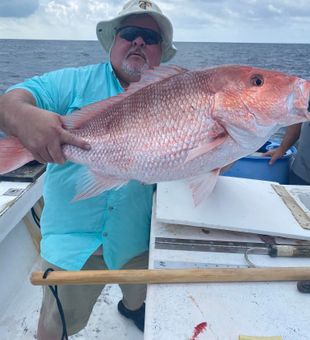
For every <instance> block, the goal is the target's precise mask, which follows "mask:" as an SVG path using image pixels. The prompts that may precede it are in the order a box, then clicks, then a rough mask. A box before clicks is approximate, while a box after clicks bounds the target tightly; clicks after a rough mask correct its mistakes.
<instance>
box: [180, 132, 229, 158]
mask: <svg viewBox="0 0 310 340" xmlns="http://www.w3.org/2000/svg"><path fill="white" fill-rule="evenodd" d="M226 139H227V135H225V136H222V137H218V138H216V139H215V140H214V141H212V142H208V143H204V144H200V145H198V146H197V147H196V148H194V149H192V150H190V151H189V152H188V155H187V158H186V160H185V163H187V162H190V161H192V160H193V159H195V158H197V157H199V156H202V155H204V154H206V153H207V152H209V151H211V150H213V149H214V148H216V147H217V146H219V145H221V144H223V143H224V142H225V140H226Z"/></svg>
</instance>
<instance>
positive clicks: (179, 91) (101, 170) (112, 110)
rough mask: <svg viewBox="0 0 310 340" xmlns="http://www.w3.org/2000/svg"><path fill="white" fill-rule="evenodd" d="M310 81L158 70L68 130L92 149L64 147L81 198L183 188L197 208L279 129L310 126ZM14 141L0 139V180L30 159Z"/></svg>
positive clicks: (90, 109)
mask: <svg viewBox="0 0 310 340" xmlns="http://www.w3.org/2000/svg"><path fill="white" fill-rule="evenodd" d="M309 97H310V81H308V80H305V79H301V78H299V77H297V76H293V75H288V74H284V73H282V72H278V71H273V70H267V69H262V68H256V67H253V66H247V65H221V66H217V67H212V68H206V69H199V70H188V69H185V68H182V67H180V66H177V65H166V66H159V67H156V68H154V69H150V70H147V71H145V72H144V73H143V75H142V77H141V79H140V81H139V82H136V83H132V84H131V85H130V86H129V87H128V89H127V90H125V91H124V93H121V94H119V95H117V96H113V97H110V98H108V99H106V100H102V101H98V102H95V103H92V104H90V105H87V106H85V107H83V108H81V109H80V110H77V111H75V112H73V113H72V114H70V115H67V116H61V119H62V122H63V126H64V127H65V128H66V129H67V130H69V131H70V132H71V133H73V134H75V135H77V136H79V137H81V138H83V139H84V140H86V141H87V142H88V143H89V144H90V145H91V149H90V150H83V149H81V148H78V147H76V146H73V145H64V146H63V153H64V155H65V158H66V160H68V161H71V162H74V163H79V164H83V165H85V166H86V168H87V171H84V173H83V175H81V177H80V179H79V182H78V183H77V188H76V196H75V198H74V199H75V200H79V199H86V198H90V197H93V196H96V195H98V194H100V193H102V192H104V191H106V190H110V189H117V188H120V187H121V186H123V185H125V184H126V183H128V181H130V180H137V181H139V182H142V183H144V184H154V183H159V182H164V181H175V180H186V181H187V182H188V185H189V187H190V190H191V191H192V193H193V199H194V201H195V204H199V202H201V201H202V200H203V199H204V198H206V197H208V196H209V195H210V193H211V192H212V190H213V188H214V186H215V184H216V181H217V178H218V175H219V174H220V171H221V169H222V168H224V167H225V166H227V165H229V164H231V163H233V162H235V161H236V160H238V159H240V158H242V157H245V156H247V155H249V154H251V153H253V152H255V151H256V150H257V149H259V148H260V147H261V146H262V145H263V144H264V143H265V142H266V141H267V140H268V139H269V138H270V137H271V136H272V135H273V134H274V133H275V132H276V131H277V130H278V129H279V128H281V127H285V126H288V125H292V124H295V123H300V122H304V121H308V120H310V112H309ZM32 159H33V156H32V155H31V153H30V152H29V151H28V150H27V149H25V148H24V147H23V145H22V144H21V143H20V142H19V140H18V138H16V137H8V138H7V139H4V140H1V141H0V173H4V172H8V171H11V170H14V169H16V168H17V167H19V166H21V165H22V164H25V163H26V162H28V161H31V160H32Z"/></svg>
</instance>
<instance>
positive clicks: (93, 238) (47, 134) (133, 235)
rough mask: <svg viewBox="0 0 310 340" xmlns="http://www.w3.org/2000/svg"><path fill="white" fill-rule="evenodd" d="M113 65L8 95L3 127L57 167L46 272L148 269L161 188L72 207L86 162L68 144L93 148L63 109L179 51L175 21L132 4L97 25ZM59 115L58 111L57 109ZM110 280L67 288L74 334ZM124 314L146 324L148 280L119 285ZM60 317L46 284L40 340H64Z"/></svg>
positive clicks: (126, 191) (50, 186)
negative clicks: (66, 122) (70, 156)
mask: <svg viewBox="0 0 310 340" xmlns="http://www.w3.org/2000/svg"><path fill="white" fill-rule="evenodd" d="M97 36H98V39H99V41H100V42H101V44H102V45H103V47H104V48H105V50H106V51H107V52H108V53H109V55H110V62H109V63H105V64H98V65H89V66H85V67H81V68H75V69H73V68H71V69H63V70H59V71H55V72H51V73H48V74H44V75H42V76H40V77H34V78H32V79H30V80H27V81H25V82H24V83H22V84H18V85H16V86H13V87H12V88H10V89H9V91H8V92H7V93H6V94H4V95H3V96H2V97H1V98H0V129H3V130H4V131H5V132H6V133H8V134H11V135H15V136H17V137H18V138H19V139H20V141H21V142H22V143H23V144H24V145H25V146H26V147H27V148H28V149H29V150H30V151H31V152H32V153H33V155H34V157H35V158H36V159H37V160H38V161H40V162H42V163H49V164H48V166H47V172H46V177H45V185H44V192H43V195H44V202H45V207H44V210H43V213H42V216H41V231H42V241H41V256H42V258H43V269H46V268H49V267H51V268H56V269H63V270H80V269H106V268H108V269H119V268H127V269H128V268H146V267H147V259H148V256H147V255H148V254H147V250H148V241H149V226H150V217H151V204H152V194H153V190H154V187H153V186H147V185H142V184H140V183H138V182H136V181H131V182H130V183H129V184H128V185H126V186H125V187H123V188H121V189H119V190H116V191H115V190H111V191H109V192H105V193H103V194H100V195H98V196H97V197H94V198H91V199H86V200H82V201H78V202H75V203H71V200H72V198H73V196H74V192H75V186H76V183H77V182H78V178H79V176H80V174H81V172H83V170H84V167H83V166H81V165H78V164H73V163H71V162H65V159H64V155H63V153H62V149H61V146H62V145H63V144H72V145H76V146H78V147H80V148H84V149H89V148H90V147H91V146H90V145H88V144H87V143H86V142H85V141H84V140H82V139H80V138H78V137H75V136H73V135H72V134H71V133H69V132H68V131H66V130H64V129H63V127H62V125H61V121H60V119H59V115H67V114H70V113H71V112H72V111H74V110H77V109H79V108H81V107H83V106H85V105H88V104H90V103H92V102H96V101H99V100H102V99H106V98H108V97H110V96H113V95H116V94H118V93H120V92H122V91H123V90H124V88H126V87H128V86H129V84H130V83H131V82H135V81H138V80H139V79H140V76H141V73H142V72H143V70H145V69H147V68H150V67H153V66H157V65H159V64H160V62H161V61H162V62H164V61H168V60H170V59H171V58H172V57H173V56H174V54H175V53H176V49H175V47H174V46H173V43H172V26H171V23H170V21H169V20H168V19H167V18H166V17H165V16H164V15H163V14H162V12H161V11H160V9H159V8H158V6H156V5H155V3H153V2H151V1H138V0H132V1H129V2H128V3H127V4H125V6H124V7H123V9H122V11H121V12H120V14H119V15H118V16H117V17H116V18H114V19H113V20H109V21H103V22H100V23H99V24H98V25H97ZM55 113H56V114H55ZM102 289H103V286H59V287H58V295H59V297H60V301H61V303H62V306H63V309H64V314H65V320H66V325H67V332H68V335H71V334H75V333H77V332H79V331H80V330H81V329H83V328H84V327H85V326H86V324H87V322H88V319H89V316H90V313H91V311H92V308H93V306H94V304H95V302H96V300H97V297H98V296H99V294H100V293H101V291H102ZM121 289H122V292H123V299H122V300H121V301H120V302H119V304H118V309H119V311H120V313H121V314H122V315H124V316H126V317H127V318H129V319H132V320H133V321H134V322H135V324H136V326H137V327H138V328H139V329H140V330H142V331H143V329H144V308H145V305H144V299H145V295H146V286H145V285H127V286H126V285H124V286H121ZM62 333H63V329H62V322H61V318H60V316H59V312H58V310H57V305H56V301H55V299H54V297H53V296H52V294H51V293H50V291H49V289H48V288H47V289H44V296H43V302H42V308H41V312H40V320H39V326H38V339H39V340H43V339H44V340H50V339H57V340H58V339H60V338H61V335H62Z"/></svg>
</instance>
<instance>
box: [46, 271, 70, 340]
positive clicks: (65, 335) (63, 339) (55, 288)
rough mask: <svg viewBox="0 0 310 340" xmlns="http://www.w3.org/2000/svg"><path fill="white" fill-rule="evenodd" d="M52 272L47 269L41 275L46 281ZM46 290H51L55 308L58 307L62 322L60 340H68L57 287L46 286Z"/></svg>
mask: <svg viewBox="0 0 310 340" xmlns="http://www.w3.org/2000/svg"><path fill="white" fill-rule="evenodd" d="M52 271H54V269H52V268H47V269H46V271H45V272H44V274H43V279H46V278H47V276H48V273H49V272H52ZM48 288H49V289H50V290H51V292H52V294H53V295H54V297H55V299H56V303H57V307H58V311H59V314H60V319H61V322H62V336H61V338H60V339H61V340H68V333H67V326H66V320H65V313H64V311H63V308H62V305H61V302H60V299H59V297H58V287H57V285H55V286H54V287H53V286H48Z"/></svg>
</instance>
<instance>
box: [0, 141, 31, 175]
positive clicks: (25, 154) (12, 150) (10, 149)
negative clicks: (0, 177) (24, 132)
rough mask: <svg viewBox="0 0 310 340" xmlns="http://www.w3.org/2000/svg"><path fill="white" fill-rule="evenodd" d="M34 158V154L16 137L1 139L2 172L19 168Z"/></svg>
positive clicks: (0, 171)
mask: <svg viewBox="0 0 310 340" xmlns="http://www.w3.org/2000/svg"><path fill="white" fill-rule="evenodd" d="M32 160H34V157H33V156H32V154H31V153H30V152H29V151H28V150H27V149H26V148H25V147H24V146H23V145H22V144H21V142H20V141H19V140H18V139H17V138H16V137H7V138H4V139H1V140H0V174H5V173H7V172H10V171H13V170H15V169H18V168H19V167H21V166H22V165H24V164H26V163H28V162H30V161H32Z"/></svg>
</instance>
